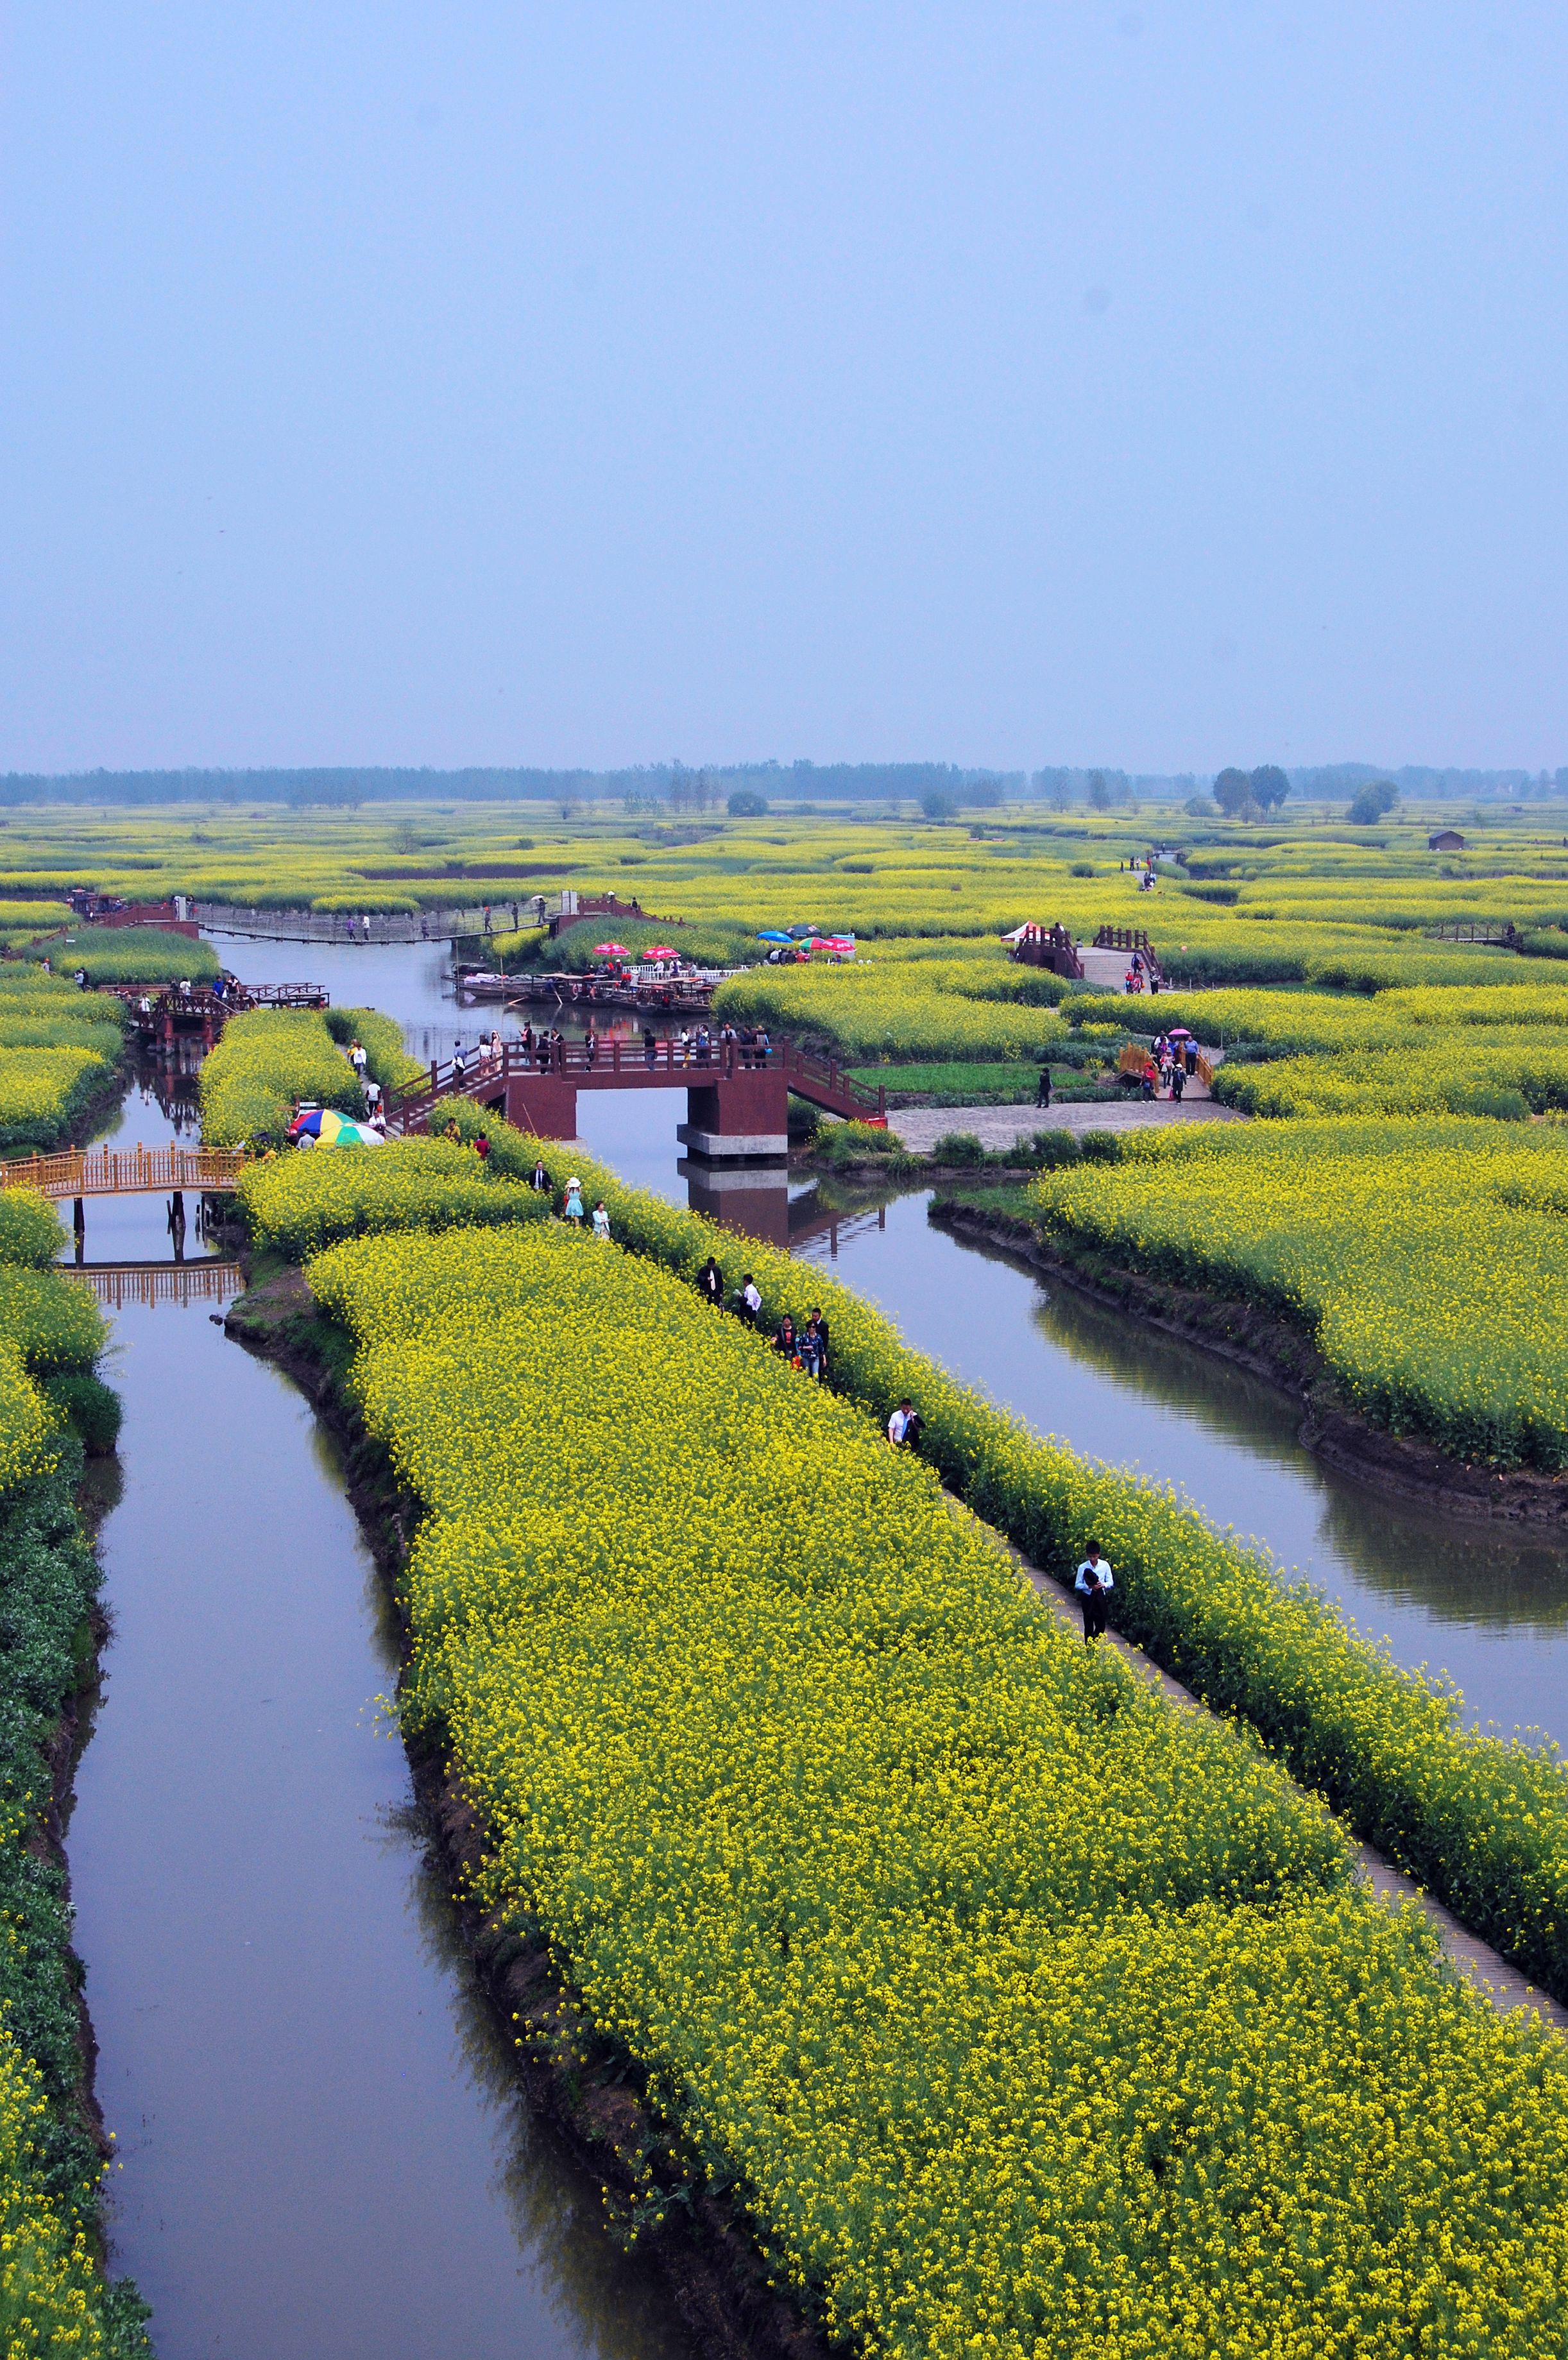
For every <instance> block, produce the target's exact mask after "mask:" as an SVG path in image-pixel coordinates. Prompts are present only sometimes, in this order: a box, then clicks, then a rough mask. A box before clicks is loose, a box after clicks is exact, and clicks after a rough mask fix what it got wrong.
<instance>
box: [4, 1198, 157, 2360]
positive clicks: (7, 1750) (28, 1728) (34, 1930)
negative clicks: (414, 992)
mask: <svg viewBox="0 0 1568 2360" xmlns="http://www.w3.org/2000/svg"><path fill="white" fill-rule="evenodd" d="M46 1220H47V1222H48V1223H49V1225H50V1226H52V1229H53V1238H52V1240H46V1238H45V1237H44V1235H43V1230H44V1225H45V1222H46ZM50 1242H52V1245H53V1246H54V1247H55V1248H56V1249H58V1247H59V1246H60V1245H61V1244H63V1242H64V1232H63V1231H62V1230H61V1229H60V1224H59V1222H58V1220H57V1219H56V1218H55V1217H54V1214H53V1211H52V1209H51V1208H49V1207H47V1206H45V1205H44V1204H43V1200H42V1199H41V1198H37V1197H29V1198H27V1199H24V1200H22V1201H21V1202H20V1203H19V1204H17V1205H13V1204H11V1203H10V1202H9V1201H6V1202H5V1219H4V1221H3V1223H0V1253H3V1252H6V1251H17V1252H21V1253H24V1254H26V1255H27V1256H28V1257H29V1259H31V1260H37V1259H39V1258H41V1256H42V1253H43V1251H44V1248H45V1246H46V1244H47V1243H50ZM0 1280H7V1281H16V1280H25V1281H27V1282H30V1283H31V1285H32V1288H33V1295H32V1299H31V1302H30V1305H29V1308H28V1313H27V1319H26V1322H25V1334H24V1335H23V1336H21V1337H20V1338H18V1336H17V1333H16V1330H17V1326H18V1324H19V1323H18V1322H17V1321H16V1319H15V1318H14V1317H12V1312H13V1308H14V1306H12V1305H11V1304H10V1303H9V1302H7V1303H6V1304H5V1306H3V1307H0V1329H3V1330H4V1332H5V1335H6V1337H7V1339H8V1342H9V1343H10V1344H11V1345H12V1347H13V1348H14V1347H15V1346H16V1343H17V1342H18V1341H19V1342H20V1343H21V1345H22V1349H24V1351H25V1352H26V1354H27V1359H28V1360H30V1361H31V1362H32V1363H33V1364H34V1365H35V1366H38V1365H42V1366H44V1367H49V1368H53V1369H54V1370H56V1371H66V1372H65V1373H56V1374H54V1375H52V1376H50V1377H49V1378H48V1380H47V1381H46V1382H45V1384H44V1387H43V1398H44V1402H45V1404H47V1415H46V1424H45V1431H44V1437H43V1447H42V1448H41V1449H40V1448H37V1447H33V1448H29V1449H27V1450H26V1451H25V1452H24V1451H23V1450H21V1449H18V1448H8V1449H0V1463H3V1464H4V1465H5V1467H6V1469H7V1470H9V1471H10V1472H11V1474H12V1476H13V1478H14V1480H9V1481H8V1482H7V1483H6V1485H5V1488H4V1489H0V1928H4V1934H3V1937H0V2252H3V2255H4V2262H3V2265H0V2329H3V2330H4V2331H5V2338H4V2349H5V2352H6V2353H7V2354H10V2353H13V2352H15V2353H33V2352H39V2353H42V2352H45V2351H48V2352H51V2353H52V2352H70V2353H81V2354H94V2355H107V2356H108V2360H133V2355H146V2354H147V2349H148V2347H147V2339H146V2337H145V2335H144V2333H143V2332H142V2328H141V2323H140V2322H142V2320H143V2319H145V2317H146V2316H147V2311H146V2306H145V2305H144V2304H143V2303H142V2302H141V2300H139V2298H138V2296H137V2294H136V2289H135V2288H134V2287H133V2286H131V2285H129V2284H128V2283H125V2282H122V2283H120V2284H118V2285H115V2286H113V2287H110V2286H107V2285H105V2283H104V2281H103V2276H102V2274H101V2272H100V2270H99V2269H98V2267H96V2265H95V2263H94V2262H93V2254H92V2248H93V2245H94V2243H95V2242H96V2238H97V2223H98V2201H99V2191H100V2182H101V2177H102V2165H101V2162H100V2158H99V2153H98V2147H97V2142H96V2137H95V2134H94V2130H93V2125H92V2124H91V2122H90V2120H89V2118H88V2115H87V2113H86V2110H85V2107H84V2104H83V2101H82V2089H81V2081H82V2049H81V2045H80V2025H79V2015H78V2002H77V1992H78V1986H79V1982H80V1969H79V1967H78V1965H77V1962H76V1961H75V1959H74V1958H73V1957H72V1955H71V1907H70V1903H69V1901H68V1899H67V1896H66V1891H65V1876H64V1872H63V1870H62V1869H61V1867H60V1865H59V1863H57V1862H56V1861H55V1860H53V1859H51V1858H50V1857H49V1856H48V1854H47V1851H46V1849H45V1847H43V1846H41V1845H39V1844H38V1841H37V1833H38V1829H39V1828H40V1826H42V1825H44V1824H46V1823H47V1821H48V1819H49V1814H50V1811H51V1808H52V1805H53V1790H52V1777H51V1773H50V1770H49V1765H48V1763H47V1761H46V1759H45V1755H44V1751H43V1749H44V1747H45V1745H46V1744H47V1743H48V1742H49V1738H50V1736H51V1733H52V1732H53V1730H54V1727H55V1725H56V1723H57V1722H58V1721H59V1719H60V1714H61V1712H62V1711H63V1710H65V1708H66V1707H67V1705H68V1704H69V1702H70V1700H71V1698H72V1697H73V1696H74V1695H75V1694H76V1692H77V1690H78V1688H80V1686H81V1683H82V1678H83V1676H84V1674H85V1673H86V1671H87V1669H88V1667H89V1666H90V1665H91V1662H92V1659H93V1650H94V1638H93V1607H94V1601H95V1599H96V1596H97V1592H98V1589H99V1584H100V1581H101V1579H102V1574H101V1570H100V1568H99V1565H98V1562H97V1559H96V1558H95V1557H94V1556H93V1551H92V1549H91V1547H90V1546H88V1543H87V1540H86V1537H85V1535H84V1534H83V1531H82V1519H81V1516H80V1514H79V1513H78V1511H77V1505H76V1486H77V1484H78V1482H79V1481H80V1479H81V1474H82V1453H83V1445H84V1444H85V1445H86V1447H87V1448H91V1449H105V1448H112V1447H113V1443H114V1436H115V1433H116V1432H117V1430H118V1425H119V1406H120V1405H119V1402H118V1399H117V1398H116V1396H115V1395H114V1393H112V1392H111V1391H110V1390H109V1388H108V1386H106V1385H104V1384H103V1383H102V1382H100V1381H99V1380H98V1378H97V1377H95V1376H94V1375H93V1373H92V1369H91V1363H92V1360H93V1358H94V1356H95V1353H96V1351H97V1349H101V1347H102V1344H103V1336H104V1332H105V1331H104V1327H103V1319H102V1317H101V1316H100V1314H99V1312H98V1310H97V1307H96V1306H95V1305H94V1304H93V1300H92V1298H91V1296H89V1295H86V1293H85V1291H84V1290H83V1289H82V1288H80V1287H78V1286H74V1285H72V1284H71V1282H70V1281H69V1280H67V1279H64V1278H60V1277H59V1276H57V1275H56V1274H55V1273H52V1272H49V1271H44V1270H38V1269H26V1268H18V1267H16V1266H10V1267H5V1268H0ZM49 1295H53V1296H54V1297H55V1298H56V1302H55V1310H54V1316H53V1317H52V1318H51V1317H50V1315H49V1306H48V1302H47V1298H48V1297H49ZM82 1311H84V1312H85V1314H86V1317H85V1318H83V1317H81V1316H80V1314H81V1312H82ZM8 1357H10V1359H11V1365H12V1367H13V1369H14V1368H15V1367H16V1358H15V1353H14V1349H13V1352H12V1353H11V1354H10V1355H8ZM20 1382H21V1383H22V1385H23V1386H24V1387H25V1388H27V1389H28V1390H32V1388H31V1385H30V1381H29V1380H27V1379H26V1378H23V1379H21V1380H20ZM34 1399H35V1402H36V1400H37V1393H36V1391H35V1392H34ZM19 1407H25V1404H18V1403H16V1401H14V1400H7V1402H6V1404H5V1412H6V1420H5V1422H6V1424H7V1426H10V1427H11V1428H12V1430H13V1434H14V1432H15V1425H16V1412H17V1410H18V1408H19ZM29 2090H30V2092H32V2094H31V2095H30V2096H29V2094H28V2092H29ZM18 2114H20V2116H21V2119H22V2128H21V2130H20V2131H19V2132H18V2130H17V2127H16V2118H17V2115H18ZM25 2317H26V2318H28V2319H30V2321H31V2322H32V2323H31V2327H30V2328H27V2327H24V2325H23V2323H22V2322H23V2320H24V2318H25Z"/></svg>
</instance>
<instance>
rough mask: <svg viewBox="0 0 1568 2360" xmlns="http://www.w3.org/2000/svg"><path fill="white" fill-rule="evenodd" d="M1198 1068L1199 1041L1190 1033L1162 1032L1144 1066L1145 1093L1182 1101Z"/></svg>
mask: <svg viewBox="0 0 1568 2360" xmlns="http://www.w3.org/2000/svg"><path fill="white" fill-rule="evenodd" d="M1197 1070H1198V1044H1197V1043H1196V1042H1195V1041H1194V1040H1193V1039H1192V1034H1191V1033H1189V1032H1182V1033H1181V1034H1180V1035H1173V1034H1171V1033H1168V1032H1161V1033H1160V1034H1159V1035H1158V1036H1157V1037H1156V1040H1155V1043H1154V1046H1153V1047H1152V1048H1151V1049H1150V1051H1149V1056H1148V1059H1147V1061H1146V1062H1145V1065H1144V1068H1143V1078H1142V1094H1143V1096H1144V1097H1145V1098H1155V1097H1157V1096H1160V1094H1163V1095H1164V1096H1165V1097H1166V1098H1174V1099H1175V1100H1177V1102H1178V1103H1180V1100H1181V1093H1182V1091H1183V1090H1184V1089H1185V1088H1186V1087H1187V1083H1188V1081H1189V1080H1190V1078H1191V1077H1192V1075H1194V1074H1195V1073H1196V1072H1197Z"/></svg>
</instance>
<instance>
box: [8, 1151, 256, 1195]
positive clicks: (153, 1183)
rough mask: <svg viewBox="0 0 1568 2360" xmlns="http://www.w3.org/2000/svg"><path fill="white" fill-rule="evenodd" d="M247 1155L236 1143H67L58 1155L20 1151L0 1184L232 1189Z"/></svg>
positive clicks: (123, 1191) (97, 1189) (68, 1191)
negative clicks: (120, 1145) (21, 1153)
mask: <svg viewBox="0 0 1568 2360" xmlns="http://www.w3.org/2000/svg"><path fill="white" fill-rule="evenodd" d="M244 1166H245V1157H244V1155H243V1154H242V1153H241V1151H240V1150H239V1149H238V1148H237V1147H181V1146H180V1144H179V1142H178V1141H176V1140H170V1141H169V1145H168V1146H167V1147H140V1146H138V1147H135V1148H129V1147H125V1148H117V1147H92V1148H81V1147H71V1148H67V1149H66V1150H65V1151H64V1152H63V1153H61V1154H59V1155H28V1156H15V1157H13V1158H12V1160H11V1161H10V1162H9V1163H8V1164H0V1188H37V1189H38V1191H39V1192H40V1193H41V1194H42V1195H43V1196H52V1197H54V1198H56V1199H60V1198H64V1197H67V1196H73V1197H76V1198H78V1199H80V1198H82V1197H83V1196H168V1195H169V1194H171V1193H172V1192H173V1191H175V1190H177V1189H183V1188H191V1189H195V1190H199V1191H200V1192H201V1195H203V1196H213V1195H227V1194H228V1193H229V1192H230V1191H231V1190H232V1189H233V1188H234V1185H235V1183H236V1182H237V1181H238V1179H239V1175H240V1173H241V1171H242V1170H243V1169H244Z"/></svg>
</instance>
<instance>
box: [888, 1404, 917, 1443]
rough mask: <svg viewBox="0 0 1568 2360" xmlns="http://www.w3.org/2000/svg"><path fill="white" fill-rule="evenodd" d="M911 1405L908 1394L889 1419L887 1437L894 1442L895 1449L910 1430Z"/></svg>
mask: <svg viewBox="0 0 1568 2360" xmlns="http://www.w3.org/2000/svg"><path fill="white" fill-rule="evenodd" d="M911 1407H912V1404H911V1403H910V1402H909V1398H908V1396H906V1397H905V1399H904V1400H903V1401H901V1402H900V1403H899V1404H898V1408H897V1409H896V1410H895V1411H894V1412H893V1415H892V1416H891V1417H890V1418H889V1419H888V1420H887V1439H888V1441H889V1442H890V1443H891V1444H892V1446H893V1448H894V1449H895V1450H897V1449H898V1447H899V1445H900V1444H901V1443H902V1441H903V1439H904V1436H905V1434H906V1432H907V1431H908V1428H909V1411H910V1408H911Z"/></svg>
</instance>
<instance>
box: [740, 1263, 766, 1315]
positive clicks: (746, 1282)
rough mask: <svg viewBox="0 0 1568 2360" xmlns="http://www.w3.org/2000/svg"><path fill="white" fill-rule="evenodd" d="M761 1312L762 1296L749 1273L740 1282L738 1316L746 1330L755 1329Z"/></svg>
mask: <svg viewBox="0 0 1568 2360" xmlns="http://www.w3.org/2000/svg"><path fill="white" fill-rule="evenodd" d="M761 1310H762V1295H761V1293H760V1291H759V1289H758V1287H757V1281H756V1279H755V1278H753V1276H752V1274H751V1273H750V1271H749V1270H748V1271H747V1272H746V1276H745V1278H744V1279H743V1280H742V1281H741V1289H740V1316H741V1317H742V1318H743V1319H744V1320H745V1321H746V1326H747V1327H756V1325H757V1318H758V1317H759V1315H760V1313H761Z"/></svg>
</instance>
